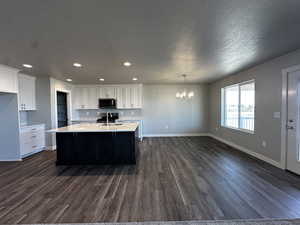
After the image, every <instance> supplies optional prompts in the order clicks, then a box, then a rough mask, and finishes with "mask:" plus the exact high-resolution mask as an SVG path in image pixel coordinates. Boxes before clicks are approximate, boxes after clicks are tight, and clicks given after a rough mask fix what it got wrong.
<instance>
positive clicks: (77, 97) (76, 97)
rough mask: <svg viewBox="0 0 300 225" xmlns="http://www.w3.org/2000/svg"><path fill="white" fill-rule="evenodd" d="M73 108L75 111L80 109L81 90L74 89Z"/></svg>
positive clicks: (81, 106) (79, 88)
mask: <svg viewBox="0 0 300 225" xmlns="http://www.w3.org/2000/svg"><path fill="white" fill-rule="evenodd" d="M74 107H75V109H82V108H83V105H82V88H81V87H76V88H75V90H74Z"/></svg>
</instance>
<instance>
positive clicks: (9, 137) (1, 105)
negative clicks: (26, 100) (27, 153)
mask: <svg viewBox="0 0 300 225" xmlns="http://www.w3.org/2000/svg"><path fill="white" fill-rule="evenodd" d="M20 158H21V156H20V135H19V112H18V96H17V94H8V93H0V161H15V160H20Z"/></svg>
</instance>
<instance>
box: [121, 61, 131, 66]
mask: <svg viewBox="0 0 300 225" xmlns="http://www.w3.org/2000/svg"><path fill="white" fill-rule="evenodd" d="M123 65H124V66H127V67H128V66H131V62H124V63H123Z"/></svg>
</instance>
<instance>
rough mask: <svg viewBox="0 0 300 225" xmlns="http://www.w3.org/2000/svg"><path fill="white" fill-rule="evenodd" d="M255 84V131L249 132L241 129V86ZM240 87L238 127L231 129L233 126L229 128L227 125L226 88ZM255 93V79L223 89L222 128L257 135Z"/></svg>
mask: <svg viewBox="0 0 300 225" xmlns="http://www.w3.org/2000/svg"><path fill="white" fill-rule="evenodd" d="M251 83H253V84H254V129H253V130H248V129H244V128H240V127H241V119H240V118H241V86H243V85H246V84H251ZM235 86H237V87H238V90H239V91H238V104H239V105H238V127H231V126H227V125H225V118H226V110H225V105H226V92H225V89H226V88H230V87H235ZM255 92H256V85H255V79H252V80H247V81H244V82H240V83H235V84H231V85H228V86H225V87H222V88H221V127H223V128H228V129H232V130H236V131H242V132H244V133H248V134H255V118H256V117H255V114H256V104H255V103H256V101H255V95H256V94H255Z"/></svg>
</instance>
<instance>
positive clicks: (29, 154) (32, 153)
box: [21, 148, 45, 158]
mask: <svg viewBox="0 0 300 225" xmlns="http://www.w3.org/2000/svg"><path fill="white" fill-rule="evenodd" d="M44 150H45V148H40V149H37V150H35V151H33V152H30V153H27V154H25V155H22V156H21V157H22V158H26V157H28V156H31V155H34V154H36V153H39V152H41V151H44Z"/></svg>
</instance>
